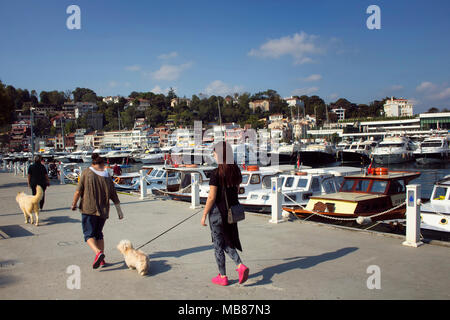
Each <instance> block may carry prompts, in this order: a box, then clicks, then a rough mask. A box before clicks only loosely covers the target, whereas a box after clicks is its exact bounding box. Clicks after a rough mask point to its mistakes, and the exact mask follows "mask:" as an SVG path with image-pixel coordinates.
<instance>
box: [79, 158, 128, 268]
mask: <svg viewBox="0 0 450 320" xmlns="http://www.w3.org/2000/svg"><path fill="white" fill-rule="evenodd" d="M80 197H81V201H80V211H81V214H82V215H81V216H82V218H81V224H82V227H83V234H84V241H86V243H87V244H88V246H89V247H90V248H91V249H92V251H94V253H95V259H94V263H93V265H92V267H93V268H94V269H97V268H98V267H99V266H104V265H105V261H104V259H105V254H104V249H105V241H104V239H103V232H102V231H103V226H104V225H105V222H106V219H108V218H109V200H112V201H113V202H114V205H115V206H116V209H117V214H118V215H119V219H122V218H123V214H122V210H121V209H120V201H119V197H118V196H117V192H116V189H115V187H114V183H113V181H112V179H111V177H110V176H109V174H108V171H107V170H106V169H105V160H104V159H103V158H101V157H100V156H99V155H98V154H97V153H93V154H92V166H90V167H89V168H87V169H85V170H83V172H82V174H81V178H80V181H79V183H78V186H77V190H76V191H75V194H74V196H73V202H72V210H75V209H76V208H77V203H78V199H79V198H80Z"/></svg>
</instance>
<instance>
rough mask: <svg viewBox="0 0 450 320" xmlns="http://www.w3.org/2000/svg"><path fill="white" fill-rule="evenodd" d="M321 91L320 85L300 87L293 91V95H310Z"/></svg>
mask: <svg viewBox="0 0 450 320" xmlns="http://www.w3.org/2000/svg"><path fill="white" fill-rule="evenodd" d="M317 91H319V88H318V87H309V88H299V89H295V90H294V91H292V95H293V96H303V95H305V96H309V95H311V94H312V93H315V92H317Z"/></svg>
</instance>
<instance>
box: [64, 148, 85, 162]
mask: <svg viewBox="0 0 450 320" xmlns="http://www.w3.org/2000/svg"><path fill="white" fill-rule="evenodd" d="M82 156H83V151H82V150H77V151H74V152H72V153H70V154H68V155H67V160H68V161H69V162H71V163H75V162H76V163H79V162H83V158H82Z"/></svg>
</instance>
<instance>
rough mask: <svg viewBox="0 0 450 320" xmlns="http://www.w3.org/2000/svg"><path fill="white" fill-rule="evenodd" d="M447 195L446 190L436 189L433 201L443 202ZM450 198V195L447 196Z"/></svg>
mask: <svg viewBox="0 0 450 320" xmlns="http://www.w3.org/2000/svg"><path fill="white" fill-rule="evenodd" d="M446 193H447V188H444V187H436V189H435V191H434V195H433V200H445V195H446ZM449 197H450V195H449Z"/></svg>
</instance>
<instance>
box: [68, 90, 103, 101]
mask: <svg viewBox="0 0 450 320" xmlns="http://www.w3.org/2000/svg"><path fill="white" fill-rule="evenodd" d="M72 94H73V101H74V102H96V101H97V94H96V93H95V92H94V91H93V90H91V89H87V88H78V87H77V88H76V89H75V90H74V91H72ZM86 95H87V97H84V96H86Z"/></svg>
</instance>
